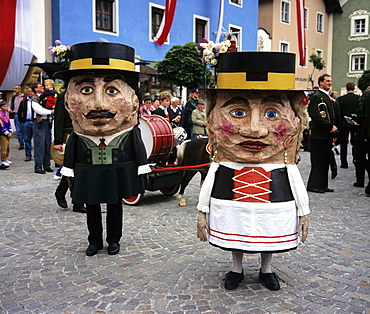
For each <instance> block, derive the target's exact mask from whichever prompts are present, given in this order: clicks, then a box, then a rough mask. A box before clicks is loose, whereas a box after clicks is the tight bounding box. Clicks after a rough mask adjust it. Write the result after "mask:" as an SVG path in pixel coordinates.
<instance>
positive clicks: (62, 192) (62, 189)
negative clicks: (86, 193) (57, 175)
mask: <svg viewBox="0 0 370 314" xmlns="http://www.w3.org/2000/svg"><path fill="white" fill-rule="evenodd" d="M67 191H68V181H67V178H66V177H65V176H62V178H61V179H60V181H59V184H58V186H57V189H56V190H55V196H56V197H57V199H59V200H63V199H65V197H66V194H67ZM72 204H73V206H76V207H83V204H74V203H73V199H72Z"/></svg>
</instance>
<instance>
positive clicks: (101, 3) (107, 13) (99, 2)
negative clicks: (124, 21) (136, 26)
mask: <svg viewBox="0 0 370 314" xmlns="http://www.w3.org/2000/svg"><path fill="white" fill-rule="evenodd" d="M94 2H95V12H94V19H93V20H94V31H97V32H109V33H116V30H117V29H118V25H117V24H118V19H117V13H116V12H117V11H118V10H117V5H118V4H117V1H116V0H94ZM115 35H118V34H115Z"/></svg>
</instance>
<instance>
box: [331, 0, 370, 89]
mask: <svg viewBox="0 0 370 314" xmlns="http://www.w3.org/2000/svg"><path fill="white" fill-rule="evenodd" d="M341 6H342V10H343V13H342V14H334V17H333V47H335V48H334V49H333V58H332V60H333V67H332V76H333V89H334V90H337V91H338V93H339V94H340V95H343V94H345V93H346V83H347V82H349V81H351V82H354V83H355V84H356V85H357V82H358V79H359V78H360V77H361V75H362V74H363V72H364V71H365V70H368V69H370V59H369V57H370V56H369V52H370V2H369V0H342V1H341ZM358 92H360V91H358Z"/></svg>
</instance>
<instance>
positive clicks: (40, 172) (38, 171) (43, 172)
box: [35, 169, 46, 174]
mask: <svg viewBox="0 0 370 314" xmlns="http://www.w3.org/2000/svg"><path fill="white" fill-rule="evenodd" d="M35 173H39V174H45V173H46V172H45V171H44V170H41V169H40V170H35Z"/></svg>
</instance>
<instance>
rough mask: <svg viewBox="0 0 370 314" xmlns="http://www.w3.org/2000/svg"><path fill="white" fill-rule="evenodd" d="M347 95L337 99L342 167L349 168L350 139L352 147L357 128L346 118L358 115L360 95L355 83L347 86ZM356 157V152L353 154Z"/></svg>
mask: <svg viewBox="0 0 370 314" xmlns="http://www.w3.org/2000/svg"><path fill="white" fill-rule="evenodd" d="M346 89H347V94H345V95H343V96H340V97H339V98H338V99H337V102H338V104H339V112H340V117H339V119H338V120H339V143H340V167H341V168H345V169H346V168H348V162H347V150H348V137H349V135H350V134H351V145H353V137H354V135H355V134H354V133H355V127H354V125H353V124H350V123H348V122H347V120H346V119H345V117H350V118H352V115H353V114H356V113H357V111H358V108H359V98H360V96H359V95H356V94H355V92H354V90H355V83H353V82H348V83H347V84H346ZM353 149H355V147H353ZM352 155H353V157H354V155H355V154H354V152H353V154H352Z"/></svg>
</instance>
